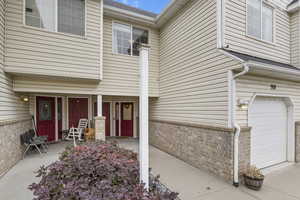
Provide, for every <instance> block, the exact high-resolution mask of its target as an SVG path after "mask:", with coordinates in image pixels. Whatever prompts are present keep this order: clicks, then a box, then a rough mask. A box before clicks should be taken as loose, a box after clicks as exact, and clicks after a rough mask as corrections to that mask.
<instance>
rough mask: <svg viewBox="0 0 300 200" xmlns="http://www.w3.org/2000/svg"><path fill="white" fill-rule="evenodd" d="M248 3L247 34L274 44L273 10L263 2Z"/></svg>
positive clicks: (259, 0)
mask: <svg viewBox="0 0 300 200" xmlns="http://www.w3.org/2000/svg"><path fill="white" fill-rule="evenodd" d="M247 2H248V3H247V34H248V35H250V36H253V37H255V38H258V39H261V40H265V41H268V42H273V41H274V36H273V21H274V20H273V12H274V11H273V8H272V7H270V6H269V5H267V4H266V3H264V1H263V0H248V1H247Z"/></svg>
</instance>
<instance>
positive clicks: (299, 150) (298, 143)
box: [295, 122, 300, 162]
mask: <svg viewBox="0 0 300 200" xmlns="http://www.w3.org/2000/svg"><path fill="white" fill-rule="evenodd" d="M295 148H296V150H295V157H296V162H300V122H296V124H295Z"/></svg>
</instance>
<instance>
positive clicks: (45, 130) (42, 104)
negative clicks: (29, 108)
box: [36, 97, 55, 141]
mask: <svg viewBox="0 0 300 200" xmlns="http://www.w3.org/2000/svg"><path fill="white" fill-rule="evenodd" d="M36 114H37V117H36V122H37V130H38V135H40V136H42V135H44V136H48V141H54V140H55V98H54V97H36Z"/></svg>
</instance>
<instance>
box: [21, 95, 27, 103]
mask: <svg viewBox="0 0 300 200" xmlns="http://www.w3.org/2000/svg"><path fill="white" fill-rule="evenodd" d="M21 100H22V101H24V102H28V101H29V97H28V96H21Z"/></svg>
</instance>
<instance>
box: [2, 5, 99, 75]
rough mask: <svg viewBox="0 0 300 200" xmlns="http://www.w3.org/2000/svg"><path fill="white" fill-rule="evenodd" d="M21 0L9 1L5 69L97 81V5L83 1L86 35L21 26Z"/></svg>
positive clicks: (14, 71)
mask: <svg viewBox="0 0 300 200" xmlns="http://www.w3.org/2000/svg"><path fill="white" fill-rule="evenodd" d="M24 2H25V1H24V0H9V1H8V6H7V38H6V48H7V49H6V66H5V70H6V71H7V72H11V73H17V74H33V75H45V76H58V77H68V78H83V79H95V80H99V79H100V44H101V34H100V33H101V31H100V30H101V17H102V13H101V3H100V0H87V1H86V7H87V8H86V11H87V14H86V16H87V17H86V30H87V31H86V36H85V37H81V36H76V35H71V34H64V33H55V32H49V31H45V30H43V29H39V28H33V27H29V26H24V25H23V14H24V11H23V3H24Z"/></svg>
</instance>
